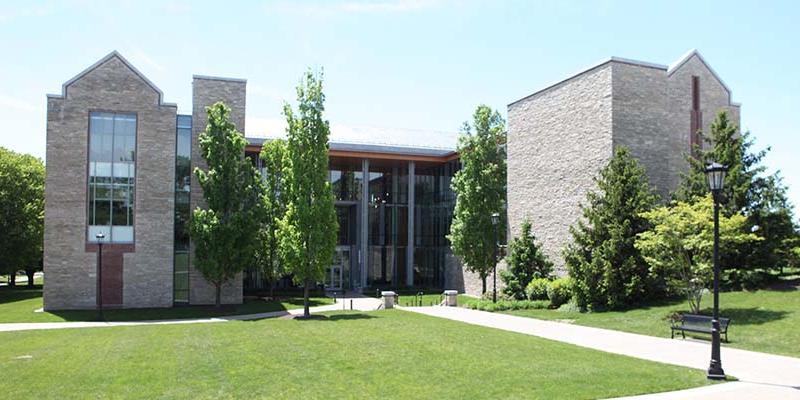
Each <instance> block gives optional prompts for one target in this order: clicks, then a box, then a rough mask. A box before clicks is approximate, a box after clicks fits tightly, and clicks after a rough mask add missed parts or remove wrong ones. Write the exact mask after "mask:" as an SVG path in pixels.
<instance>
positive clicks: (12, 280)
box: [8, 271, 17, 288]
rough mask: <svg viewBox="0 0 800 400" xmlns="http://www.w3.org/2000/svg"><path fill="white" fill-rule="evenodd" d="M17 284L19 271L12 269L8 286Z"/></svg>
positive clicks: (11, 286)
mask: <svg viewBox="0 0 800 400" xmlns="http://www.w3.org/2000/svg"><path fill="white" fill-rule="evenodd" d="M15 286H17V271H11V273H10V274H9V275H8V287H10V288H13V287H15Z"/></svg>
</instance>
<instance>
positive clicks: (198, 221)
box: [189, 102, 263, 307]
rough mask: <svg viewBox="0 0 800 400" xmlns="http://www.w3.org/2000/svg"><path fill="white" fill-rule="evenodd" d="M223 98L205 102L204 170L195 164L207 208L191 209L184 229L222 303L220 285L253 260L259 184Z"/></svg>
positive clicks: (216, 300) (199, 265)
mask: <svg viewBox="0 0 800 400" xmlns="http://www.w3.org/2000/svg"><path fill="white" fill-rule="evenodd" d="M230 111H231V110H230V108H228V107H227V106H226V105H225V104H223V103H222V102H218V103H215V104H213V105H211V106H210V107H206V112H207V113H208V126H206V130H205V132H203V133H202V134H200V137H199V141H200V155H201V156H202V157H203V159H205V161H206V164H207V165H208V169H207V170H203V169H200V168H195V170H194V173H195V175H196V176H197V180H198V182H199V183H200V187H201V188H202V189H203V198H204V199H205V202H206V205H207V208H206V209H202V208H197V209H195V210H194V211H193V212H192V219H191V221H190V222H189V234H190V236H191V238H192V242H193V243H194V245H195V250H194V255H195V257H194V260H195V267H196V268H197V269H198V270H199V271H200V273H201V274H202V275H203V277H204V278H205V279H206V280H207V281H208V282H209V283H211V284H212V285H214V288H215V297H214V304H215V305H216V307H220V305H221V292H222V285H224V284H225V283H227V282H229V281H230V280H231V279H233V278H234V277H235V276H236V274H238V273H239V272H241V271H242V270H243V269H244V268H245V267H247V266H248V265H249V264H250V263H251V262H252V260H253V251H254V250H255V245H256V235H254V234H253V232H256V231H257V230H258V227H259V225H258V224H259V221H258V214H259V213H260V206H261V195H262V191H263V187H262V185H261V182H260V180H261V178H260V176H259V174H258V172H257V171H256V170H255V167H253V163H252V162H251V161H250V160H249V159H247V158H245V157H244V148H245V146H246V145H247V140H246V139H245V138H244V135H242V134H241V133H239V132H237V131H236V128H235V127H234V125H233V123H232V122H231V120H230Z"/></svg>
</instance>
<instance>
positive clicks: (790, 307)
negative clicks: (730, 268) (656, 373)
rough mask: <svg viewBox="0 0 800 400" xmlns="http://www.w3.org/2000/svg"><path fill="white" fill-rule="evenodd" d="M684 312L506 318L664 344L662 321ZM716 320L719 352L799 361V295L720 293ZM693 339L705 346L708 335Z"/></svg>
mask: <svg viewBox="0 0 800 400" xmlns="http://www.w3.org/2000/svg"><path fill="white" fill-rule="evenodd" d="M711 307H712V296H711V295H706V296H704V297H703V302H702V309H703V314H707V315H711ZM688 309H689V308H688V305H687V304H686V302H685V301H683V300H672V301H661V302H655V303H651V304H648V305H646V306H643V307H639V308H635V309H631V310H622V311H607V312H595V313H580V312H575V311H572V312H564V311H558V310H518V311H506V313H508V314H512V315H519V316H524V317H532V318H539V319H547V320H560V321H562V322H569V323H575V324H578V325H585V326H593V327H598V328H607V329H614V330H620V331H626V332H633V333H640V334H644V335H650V336H660V337H667V338H668V337H670V329H669V327H670V323H669V321H668V320H667V317H668V316H669V315H671V314H672V313H674V312H688ZM720 315H721V316H723V317H729V318H731V325H730V327H729V328H728V339H729V340H730V342H729V343H725V342H723V346H730V347H735V348H740V349H746V350H753V351H761V352H766V353H774V354H782V355H787V356H793V357H800V329H798V328H800V290H797V289H796V288H784V289H783V290H759V291H755V292H723V293H720ZM687 336H688V333H687ZM696 337H697V338H699V339H704V340H708V339H709V338H710V335H697V336H696Z"/></svg>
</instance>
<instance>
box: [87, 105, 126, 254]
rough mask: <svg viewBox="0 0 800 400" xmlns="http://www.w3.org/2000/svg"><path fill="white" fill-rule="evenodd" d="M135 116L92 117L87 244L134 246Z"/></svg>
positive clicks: (102, 114)
mask: <svg viewBox="0 0 800 400" xmlns="http://www.w3.org/2000/svg"><path fill="white" fill-rule="evenodd" d="M135 169H136V115H134V114H113V113H105V112H92V113H91V114H90V115H89V188H88V189H89V196H88V199H89V202H88V203H89V204H88V208H89V210H88V213H87V215H88V221H87V225H88V229H87V240H88V241H89V242H96V241H97V239H96V235H97V234H98V233H102V234H103V235H105V239H104V241H105V242H113V243H133V217H134V212H133V204H134V185H135V181H136V171H135Z"/></svg>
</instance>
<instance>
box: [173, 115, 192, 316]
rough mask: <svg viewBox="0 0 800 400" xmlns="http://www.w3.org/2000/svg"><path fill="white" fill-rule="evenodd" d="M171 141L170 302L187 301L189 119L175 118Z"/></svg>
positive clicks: (187, 117)
mask: <svg viewBox="0 0 800 400" xmlns="http://www.w3.org/2000/svg"><path fill="white" fill-rule="evenodd" d="M177 126H178V130H177V132H176V137H175V139H176V140H175V267H174V290H175V293H174V301H175V303H187V302H188V301H189V229H188V224H189V214H190V211H189V197H190V194H191V182H192V165H191V164H192V116H191V115H178V121H177Z"/></svg>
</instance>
